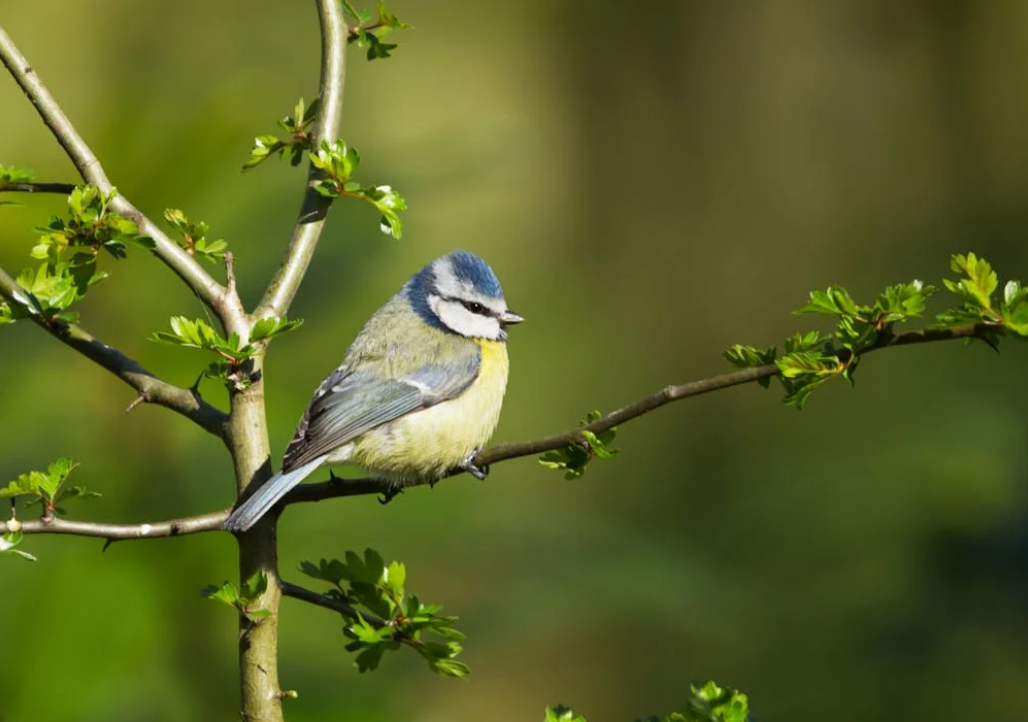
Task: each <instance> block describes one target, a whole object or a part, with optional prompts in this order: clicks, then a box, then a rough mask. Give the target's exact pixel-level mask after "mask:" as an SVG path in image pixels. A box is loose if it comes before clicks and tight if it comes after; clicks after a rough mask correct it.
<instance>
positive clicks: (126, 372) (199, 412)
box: [0, 269, 228, 440]
mask: <svg viewBox="0 0 1028 722" xmlns="http://www.w3.org/2000/svg"><path fill="white" fill-rule="evenodd" d="M23 294H24V290H23V289H22V288H21V287H20V286H19V285H18V284H17V282H16V281H15V280H14V279H13V278H11V277H10V276H9V275H7V273H6V272H5V271H4V270H3V269H0V297H2V298H5V299H7V301H8V302H9V303H10V304H12V305H14V306H23V305H24V301H23ZM29 318H31V319H32V320H33V321H35V322H36V325H38V326H39V327H40V328H42V329H44V330H46V331H47V332H49V333H50V334H51V335H52V336H54V337H55V338H57V339H58V340H60V341H62V342H64V343H65V344H67V345H68V346H70V347H71V348H73V349H75V350H76V351H78V352H79V353H80V354H82V355H83V356H85V357H86V358H88V359H89V360H90V361H92V362H94V363H96V364H98V365H100V366H102V367H103V368H105V369H107V370H108V371H110V372H111V373H112V374H114V375H115V376H117V377H118V378H119V379H121V380H122V381H124V382H125V383H127V384H128V385H129V386H131V387H132V388H134V389H135V390H136V391H138V392H139V397H137V401H136V402H133V405H134V404H135V403H138V398H142V399H143V400H145V401H147V402H149V403H153V404H157V405H158V406H163V407H165V408H168V409H171V410H172V411H175V412H177V413H179V414H181V415H182V416H185V417H186V418H187V419H189V420H190V421H193V422H195V423H197V424H199V425H200V426H201V427H202V428H204V429H205V430H207V431H209V432H210V433H212V434H214V435H215V436H217V437H218V438H220V439H223V440H224V439H225V438H226V433H227V432H226V423H227V421H228V416H227V415H226V414H225V413H224V412H223V411H221V410H220V409H217V408H215V407H214V406H211V405H210V404H208V403H207V402H206V401H204V400H203V399H202V398H201V397H200V394H199V393H197V392H196V391H195V390H191V389H183V388H181V387H179V386H175V385H174V384H169V383H168V382H167V381H163V380H161V379H159V378H157V377H156V376H154V375H153V374H152V373H150V372H149V371H147V370H146V369H144V368H143V367H142V366H140V365H139V364H138V363H137V362H136V361H134V360H133V359H131V358H129V357H128V356H126V355H125V354H123V353H121V352H120V351H118V350H117V349H114V348H111V347H110V346H108V345H107V344H105V343H102V342H100V341H99V340H97V339H96V338H94V337H93V336H92V335H91V334H89V332H87V331H86V330H85V329H83V328H82V327H81V326H78V325H76V324H74V323H67V322H65V321H60V320H53V319H47V318H44V317H43V316H41V315H40V314H38V313H33V314H30V316H29ZM131 408H132V406H131V405H130V407H129V409H127V410H131Z"/></svg>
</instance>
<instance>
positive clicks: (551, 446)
mask: <svg viewBox="0 0 1028 722" xmlns="http://www.w3.org/2000/svg"><path fill="white" fill-rule="evenodd" d="M985 330H986V328H985V327H984V326H979V325H970V324H969V325H966V326H960V327H957V328H949V329H924V330H913V331H904V332H902V333H882V334H881V335H880V336H879V338H878V342H877V343H876V344H875V345H874V346H872V347H870V348H868V349H867V350H865V351H864V353H870V352H871V351H876V350H878V349H882V348H888V347H890V346H909V345H911V344H917V343H930V342H932V341H951V340H955V339H971V338H981V337H982V336H983V332H984V331H985ZM862 355H863V354H862ZM777 375H778V367H777V366H775V365H774V364H767V365H765V366H754V367H752V368H747V369H741V370H739V371H732V372H729V373H726V374H721V375H719V376H712V377H710V378H707V379H701V380H699V381H693V382H690V383H686V384H680V385H677V386H674V385H672V386H665V387H664V388H662V389H661V390H660V391H658V392H656V393H655V394H651V395H649V396H647V397H646V398H643V399H640V400H638V401H636V402H635V403H633V404H629V405H628V406H625V407H624V408H621V409H618V410H617V411H612V412H611V413H609V414H606V415H605V416H603V417H602V418H600V419H598V420H596V421H594V422H593V423H591V424H587V425H586V426H583V427H581V428H578V429H572V430H571V431H567V432H565V433H563V434H554V435H553V436H544V437H542V438H540V439H533V440H531V441H520V442H505V443H500V444H497V445H496V446H493V447H490V448H488V449H486V450H484V451H482V452H480V453H479V454H478V455H477V456H476V457H475V458H474V464H475V465H476V466H478V467H480V468H481V467H483V466H489V465H492V464H498V463H499V462H501V461H507V460H508V459H517V458H520V457H522V456H534V455H536V454H542V453H545V452H547V451H555V450H557V449H563V448H566V447H568V446H572V445H576V444H584V443H586V442H585V439H584V437H583V436H582V431H584V430H585V431H591V432H593V433H600V432H601V431H606V430H608V429H611V428H613V427H615V426H620V425H621V424H624V423H626V422H628V421H631V420H632V419H636V418H638V417H640V416H642V415H643V414H647V413H649V412H650V411H653V410H654V409H658V408H660V407H661V406H664V405H666V404H669V403H671V402H672V401H678V400H680V399H686V398H690V397H693V396H700V395H701V394H706V393H710V392H711V391H719V390H721V389H726V388H729V387H731V386H739V385H741V384H748V383H753V382H755V381H759V380H761V379H766V378H770V377H772V376H777ZM462 473H463V472H462V471H454V472H453V473H451V474H448V475H447V476H446V477H444V478H450V477H452V476H457V475H459V474H462ZM427 483H430V482H428V481H417V482H414V483H410V484H405V486H420V485H423V484H427ZM431 483H434V482H431ZM396 491H397V486H396V483H395V482H393V481H390V480H388V479H374V478H371V479H340V478H338V477H332V478H331V479H329V480H328V481H323V482H319V483H314V484H301V485H300V486H297V487H296V488H295V489H293V490H292V491H290V492H289V493H288V494H287V495H286V497H285V498H284V499H283V500H282V502H281V503H282V504H283V505H288V504H297V503H302V502H314V501H322V500H323V499H332V498H335V497H340V496H363V495H365V494H382V495H384V496H385V497H386V498H391V497H392V496H393V495H395V493H396Z"/></svg>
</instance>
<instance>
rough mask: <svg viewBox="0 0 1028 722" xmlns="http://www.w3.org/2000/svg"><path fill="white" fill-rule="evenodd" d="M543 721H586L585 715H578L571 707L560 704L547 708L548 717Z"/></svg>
mask: <svg viewBox="0 0 1028 722" xmlns="http://www.w3.org/2000/svg"><path fill="white" fill-rule="evenodd" d="M543 722H585V717H580V716H578V715H576V714H575V713H574V712H572V711H571V708H570V707H565V706H564V705H561V704H558V705H556V706H555V707H547V708H546V717H545V719H544V720H543Z"/></svg>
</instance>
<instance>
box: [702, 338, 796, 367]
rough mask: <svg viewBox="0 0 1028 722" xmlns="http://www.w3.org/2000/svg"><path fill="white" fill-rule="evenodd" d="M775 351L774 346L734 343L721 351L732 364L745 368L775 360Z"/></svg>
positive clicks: (776, 351) (763, 364) (770, 362)
mask: <svg viewBox="0 0 1028 722" xmlns="http://www.w3.org/2000/svg"><path fill="white" fill-rule="evenodd" d="M815 333H816V332H815ZM777 353H778V350H777V349H776V348H775V347H774V346H768V347H767V348H764V349H760V348H757V347H755V346H743V345H741V344H735V345H734V346H729V347H728V348H727V349H725V350H724V351H723V352H722V356H724V357H725V359H726V360H727V361H728V363H730V364H732V365H733V366H736V367H738V368H743V369H745V368H752V367H754V366H766V365H767V364H772V363H774V362H775V355H776V354H777Z"/></svg>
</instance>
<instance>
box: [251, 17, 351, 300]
mask: <svg viewBox="0 0 1028 722" xmlns="http://www.w3.org/2000/svg"><path fill="white" fill-rule="evenodd" d="M317 5H318V17H319V20H320V21H321V85H320V88H319V90H318V96H319V98H320V101H321V102H320V110H319V111H318V118H317V121H316V122H315V124H314V129H313V133H312V135H311V143H312V147H313V148H314V149H315V150H316V149H317V148H318V146H319V145H320V144H321V141H323V140H327V141H329V142H331V141H333V140H335V139H336V138H337V137H338V136H339V129H340V127H341V125H342V116H343V88H344V85H345V77H346V38H347V34H348V32H349V28H348V27H347V25H346V19H345V17H344V16H343V10H342V5H341V3H338V2H330V1H329V0H317ZM322 176H323V173H322V172H321V171H319V170H318V169H317V168H315V167H314V166H313V165H311V166H310V167H309V169H308V172H307V190H306V191H305V192H304V194H303V203H302V205H301V207H300V215H299V218H297V220H296V227H295V229H294V230H293V237H292V239H291V240H290V241H289V248H288V249H287V250H286V255H285V258H283V260H282V265H281V266H280V267H279V269H278V271H276V272H275V276H274V278H272V279H271V283H269V284H268V288H267V290H266V291H265V292H264V297H263V298H262V299H261V302H260V305H258V307H257V311H256V312H255V313H254V317H255V318H262V317H264V316H285V315H286V312H287V311H288V310H289V305H290V304H291V303H292V302H293V297H294V296H296V292H297V290H299V288H300V282H301V281H302V280H303V277H304V274H305V273H306V272H307V267H308V266H309V265H310V262H311V258H312V257H313V256H314V249H315V248H316V247H317V245H318V238H319V237H320V236H321V229H322V228H323V227H324V225H325V217H326V216H327V215H328V209H329V207H330V206H331V205H332V199H331V198H327V197H325V196H323V195H321V194H320V193H318V192H317V191H316V190H314V185H313V183H314V181H315V180H318V179H319V178H321V177H322Z"/></svg>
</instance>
